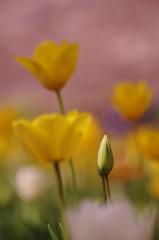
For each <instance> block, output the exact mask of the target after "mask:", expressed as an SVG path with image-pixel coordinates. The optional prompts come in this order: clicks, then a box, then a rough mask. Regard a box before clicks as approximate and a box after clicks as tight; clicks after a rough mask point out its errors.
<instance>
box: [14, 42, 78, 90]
mask: <svg viewBox="0 0 159 240" xmlns="http://www.w3.org/2000/svg"><path fill="white" fill-rule="evenodd" d="M78 50H79V46H78V44H70V45H69V43H68V42H67V41H63V42H62V44H61V46H58V45H57V44H55V43H54V42H50V41H46V42H43V43H41V44H40V45H38V46H37V48H36V49H35V51H34V54H33V58H31V59H30V58H24V57H20V56H16V60H17V61H18V62H19V64H20V65H22V66H23V67H25V68H26V69H27V70H29V71H30V72H31V73H32V74H33V75H34V76H35V77H36V78H37V79H38V80H39V81H40V82H41V84H42V85H43V86H44V87H45V88H47V89H48V90H51V91H58V90H60V89H61V88H63V87H64V85H65V84H66V83H67V81H68V80H69V78H70V77H71V75H72V74H73V72H74V70H75V68H76V64H77V59H78Z"/></svg>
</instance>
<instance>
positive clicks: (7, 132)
mask: <svg viewBox="0 0 159 240" xmlns="http://www.w3.org/2000/svg"><path fill="white" fill-rule="evenodd" d="M17 118H18V113H17V111H16V109H15V108H14V107H11V106H4V107H2V109H1V110H0V155H1V156H6V155H7V156H8V155H9V154H10V153H11V152H12V151H14V150H15V149H14V147H15V142H14V137H13V136H14V135H13V128H12V122H13V121H15V120H16V119H17Z"/></svg>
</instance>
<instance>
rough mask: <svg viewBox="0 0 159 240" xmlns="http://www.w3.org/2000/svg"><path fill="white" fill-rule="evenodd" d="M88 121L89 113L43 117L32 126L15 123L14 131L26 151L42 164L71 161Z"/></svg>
mask: <svg viewBox="0 0 159 240" xmlns="http://www.w3.org/2000/svg"><path fill="white" fill-rule="evenodd" d="M90 121H91V115H90V114H88V113H81V114H80V113H78V111H72V112H69V113H68V114H66V115H65V116H64V115H61V114H52V115H42V116H40V117H38V118H37V119H35V120H34V121H32V122H29V121H26V120H20V121H16V122H15V123H14V130H15V133H16V135H17V136H18V138H19V139H20V141H21V142H22V144H23V145H24V147H25V148H26V150H27V151H28V152H29V153H30V154H31V155H33V156H34V157H35V158H36V159H38V160H41V161H45V162H56V161H63V160H65V159H68V158H70V156H71V155H72V153H73V151H74V149H75V147H76V145H77V143H78V142H79V140H80V138H81V136H82V134H83V133H84V131H85V130H86V128H87V127H88V125H89V124H90Z"/></svg>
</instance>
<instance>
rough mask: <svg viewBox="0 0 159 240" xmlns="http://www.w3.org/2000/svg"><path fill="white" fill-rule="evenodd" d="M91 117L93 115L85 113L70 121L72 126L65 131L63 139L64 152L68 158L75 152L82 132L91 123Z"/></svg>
mask: <svg viewBox="0 0 159 240" xmlns="http://www.w3.org/2000/svg"><path fill="white" fill-rule="evenodd" d="M91 119H92V118H91V115H90V114H87V113H85V114H81V115H80V116H79V117H77V118H76V119H75V120H74V121H73V122H72V121H71V122H70V127H69V128H68V129H67V131H66V132H65V135H64V136H63V140H62V153H63V154H64V155H65V156H67V157H68V158H69V157H70V156H71V155H72V154H73V151H74V150H75V147H76V146H77V144H78V142H79V140H80V139H81V136H82V134H83V133H84V132H85V131H86V129H87V127H88V126H89V124H90V123H91Z"/></svg>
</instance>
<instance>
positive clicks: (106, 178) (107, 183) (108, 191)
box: [105, 176, 111, 201]
mask: <svg viewBox="0 0 159 240" xmlns="http://www.w3.org/2000/svg"><path fill="white" fill-rule="evenodd" d="M105 180H106V186H107V195H108V199H109V201H111V196H110V187H109V180H108V176H106V177H105Z"/></svg>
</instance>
